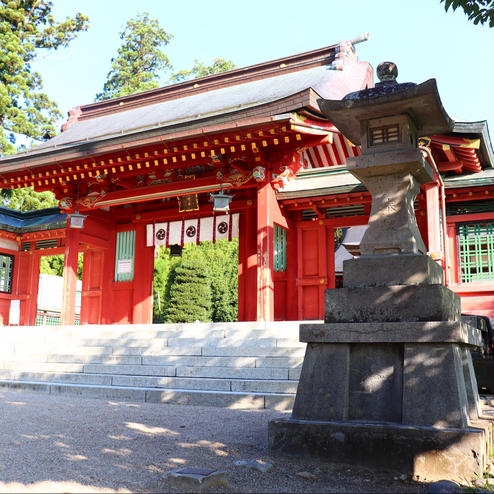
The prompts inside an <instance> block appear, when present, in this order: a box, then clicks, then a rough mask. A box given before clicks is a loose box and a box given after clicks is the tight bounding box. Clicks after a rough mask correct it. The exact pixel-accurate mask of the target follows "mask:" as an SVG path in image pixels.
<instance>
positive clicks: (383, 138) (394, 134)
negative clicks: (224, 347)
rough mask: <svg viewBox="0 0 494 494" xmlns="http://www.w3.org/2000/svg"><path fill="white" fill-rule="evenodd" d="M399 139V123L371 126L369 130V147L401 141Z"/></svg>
mask: <svg viewBox="0 0 494 494" xmlns="http://www.w3.org/2000/svg"><path fill="white" fill-rule="evenodd" d="M399 140H400V126H399V125H397V124H396V125H385V126H382V127H375V128H371V129H370V132H369V147H371V146H379V145H381V144H387V143H390V142H399Z"/></svg>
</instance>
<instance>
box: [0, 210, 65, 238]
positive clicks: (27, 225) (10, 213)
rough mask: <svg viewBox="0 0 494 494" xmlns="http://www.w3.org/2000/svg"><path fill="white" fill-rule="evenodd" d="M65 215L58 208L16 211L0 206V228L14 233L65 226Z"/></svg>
mask: <svg viewBox="0 0 494 494" xmlns="http://www.w3.org/2000/svg"><path fill="white" fill-rule="evenodd" d="M66 223H67V215H66V214H64V213H61V212H60V209H59V208H49V209H40V210H38V211H25V212H24V211H16V210H14V209H9V208H4V207H2V206H0V229H2V230H4V231H10V232H14V233H26V232H31V231H40V230H53V229H57V228H65V225H66Z"/></svg>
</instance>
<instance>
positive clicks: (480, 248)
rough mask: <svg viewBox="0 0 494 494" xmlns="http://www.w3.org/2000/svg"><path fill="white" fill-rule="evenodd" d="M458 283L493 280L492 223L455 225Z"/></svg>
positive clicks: (493, 238) (493, 234) (493, 230)
mask: <svg viewBox="0 0 494 494" xmlns="http://www.w3.org/2000/svg"><path fill="white" fill-rule="evenodd" d="M457 245H458V279H459V282H460V283H472V282H478V281H492V280H494V221H489V222H480V221H479V222H475V223H460V224H458V225H457Z"/></svg>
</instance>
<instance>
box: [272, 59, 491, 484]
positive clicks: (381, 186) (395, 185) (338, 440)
mask: <svg viewBox="0 0 494 494" xmlns="http://www.w3.org/2000/svg"><path fill="white" fill-rule="evenodd" d="M396 76H397V69H396V66H395V65H394V64H393V63H391V62H384V63H383V64H381V65H380V66H379V67H378V77H379V78H380V79H381V82H379V83H377V84H376V86H375V87H374V88H370V89H366V90H362V91H358V92H355V93H350V94H349V95H347V96H345V98H343V100H338V101H330V100H320V101H319V102H318V103H319V106H320V108H321V111H322V112H323V113H324V114H325V115H326V117H327V118H328V119H329V120H330V121H331V122H332V123H333V124H334V125H335V126H336V127H337V128H338V129H339V130H340V131H341V132H342V133H343V135H345V136H346V137H347V138H348V139H350V140H351V141H352V142H353V143H354V144H360V145H361V147H362V154H361V155H360V156H358V157H355V158H351V159H349V160H348V163H347V166H348V170H349V171H350V172H351V173H352V174H353V175H355V176H356V177H357V178H358V179H359V180H360V181H361V182H362V183H363V184H364V185H365V186H366V187H367V189H368V190H369V192H370V193H371V195H372V206H371V212H370V217H369V226H368V228H367V231H366V234H365V235H364V237H363V239H362V242H361V245H360V253H361V257H359V258H357V259H351V260H348V261H345V262H344V267H343V288H340V289H333V290H327V291H326V294H325V321H324V324H303V325H301V327H300V341H303V342H306V343H307V350H306V354H305V358H304V364H303V368H302V372H301V377H300V381H299V386H298V389H297V395H296V399H295V403H294V407H293V411H292V416H291V418H290V419H286V420H275V421H272V422H270V424H269V429H268V436H269V448H270V452H271V453H272V454H285V455H295V456H311V457H314V458H319V459H326V460H330V461H347V462H353V463H356V464H361V465H364V466H367V467H371V468H372V467H381V468H386V469H392V470H395V471H398V472H400V473H405V474H407V475H414V476H415V477H419V478H421V479H431V480H435V479H441V478H449V479H460V478H468V477H473V476H474V475H479V474H481V473H482V469H483V468H484V467H485V462H486V459H487V457H488V449H489V446H488V444H489V435H490V434H491V432H489V431H490V429H489V427H490V426H489V425H488V423H486V422H485V421H483V420H482V419H481V411H480V406H479V396H478V392H477V384H476V380H475V375H474V372H473V366H472V361H471V356H470V348H473V347H475V346H477V345H479V344H480V333H479V331H478V330H477V329H476V327H475V321H471V320H470V321H467V320H466V318H463V319H462V316H461V310H460V299H459V297H458V296H457V295H456V294H455V293H454V292H452V291H451V290H449V289H448V288H446V287H445V286H444V283H443V275H444V273H443V270H442V267H441V266H440V265H439V264H437V263H436V262H435V261H434V260H433V259H431V258H430V257H429V256H428V255H427V251H426V248H425V245H424V242H423V241H422V238H421V236H420V233H419V230H418V227H417V222H416V219H415V214H414V207H413V203H414V200H415V198H416V196H417V193H418V192H419V188H420V184H423V183H427V182H429V181H432V179H433V170H432V169H431V167H430V166H429V164H428V163H427V162H425V160H424V158H423V156H422V153H421V151H420V150H419V149H418V148H417V137H419V136H426V135H431V134H440V133H447V132H450V131H451V129H452V127H453V122H452V120H451V119H450V118H449V117H448V115H447V114H446V113H445V111H444V109H443V107H442V104H441V101H440V99H439V95H438V91H437V86H436V82H435V80H433V79H432V80H429V81H426V82H424V83H422V84H413V83H404V84H399V83H398V82H397V81H396Z"/></svg>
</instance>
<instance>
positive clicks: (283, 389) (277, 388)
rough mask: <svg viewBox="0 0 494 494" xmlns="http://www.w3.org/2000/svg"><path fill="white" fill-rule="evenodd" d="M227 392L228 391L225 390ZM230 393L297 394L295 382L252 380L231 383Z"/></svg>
mask: <svg viewBox="0 0 494 494" xmlns="http://www.w3.org/2000/svg"><path fill="white" fill-rule="evenodd" d="M226 391H228V390H226ZM231 391H234V392H237V393H293V394H295V393H296V392H297V383H296V382H295V381H292V382H290V381H269V380H265V379H262V380H259V381H256V380H254V379H249V380H245V381H242V380H237V381H231Z"/></svg>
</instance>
